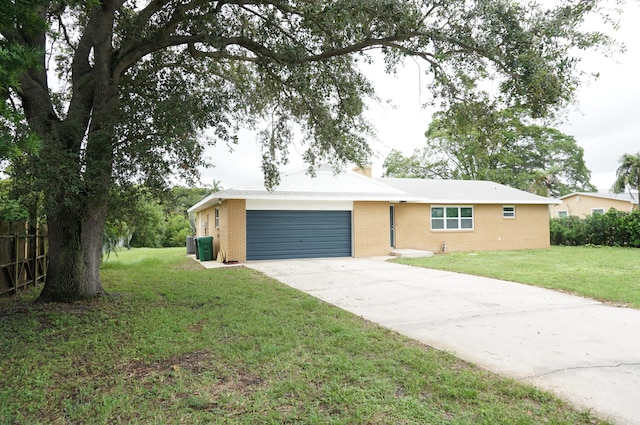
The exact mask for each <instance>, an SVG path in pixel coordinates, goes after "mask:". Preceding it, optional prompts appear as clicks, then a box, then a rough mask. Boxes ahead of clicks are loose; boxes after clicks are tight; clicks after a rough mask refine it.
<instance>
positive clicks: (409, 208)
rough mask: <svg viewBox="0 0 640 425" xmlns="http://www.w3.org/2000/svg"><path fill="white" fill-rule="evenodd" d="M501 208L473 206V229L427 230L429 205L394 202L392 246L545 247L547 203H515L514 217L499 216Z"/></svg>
mask: <svg viewBox="0 0 640 425" xmlns="http://www.w3.org/2000/svg"><path fill="white" fill-rule="evenodd" d="M434 206H440V205H434ZM455 206H457V205H455ZM460 206H463V205H460ZM502 207H503V205H475V206H473V215H474V229H473V230H431V217H430V216H431V205H426V204H396V205H395V230H396V248H399V249H402V248H405V249H423V250H428V251H434V252H441V251H442V246H443V244H445V245H446V249H447V251H490V250H509V249H538V248H549V215H548V207H547V205H516V206H515V208H516V216H515V218H503V216H502Z"/></svg>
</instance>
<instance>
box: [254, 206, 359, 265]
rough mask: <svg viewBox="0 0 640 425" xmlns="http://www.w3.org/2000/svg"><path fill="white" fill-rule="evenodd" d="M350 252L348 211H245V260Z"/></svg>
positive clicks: (332, 254)
mask: <svg viewBox="0 0 640 425" xmlns="http://www.w3.org/2000/svg"><path fill="white" fill-rule="evenodd" d="M350 256H351V211H268V210H249V211H247V260H270V259H278V258H321V257H350Z"/></svg>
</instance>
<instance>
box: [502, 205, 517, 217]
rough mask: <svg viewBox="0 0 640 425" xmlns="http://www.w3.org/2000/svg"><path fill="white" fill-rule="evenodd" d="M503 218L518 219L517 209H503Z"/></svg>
mask: <svg viewBox="0 0 640 425" xmlns="http://www.w3.org/2000/svg"><path fill="white" fill-rule="evenodd" d="M502 218H516V207H502Z"/></svg>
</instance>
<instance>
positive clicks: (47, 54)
mask: <svg viewBox="0 0 640 425" xmlns="http://www.w3.org/2000/svg"><path fill="white" fill-rule="evenodd" d="M2 4H3V6H4V7H6V8H7V9H9V10H8V12H10V16H11V17H12V18H11V19H8V20H6V21H3V22H2V26H1V27H0V37H1V39H0V40H2V43H4V45H5V47H6V48H7V49H9V50H11V49H13V50H14V51H15V49H19V48H20V49H24V50H25V51H30V52H34V54H35V55H36V60H35V62H37V64H34V63H30V64H28V66H27V70H26V71H24V72H19V78H18V79H17V81H18V82H19V87H14V86H8V87H4V86H3V87H2V92H3V93H5V95H4V96H3V98H2V101H3V102H4V105H3V108H4V109H3V111H4V112H2V113H3V114H4V115H5V116H6V114H7V111H12V112H16V113H21V114H22V113H23V114H24V116H25V117H26V124H27V125H28V130H29V131H30V133H32V134H35V135H36V136H37V137H38V138H39V139H40V140H41V141H42V148H41V151H40V155H39V156H37V157H36V156H31V157H29V163H28V166H29V168H30V169H32V170H34V173H35V174H36V175H37V183H38V185H37V186H36V188H35V189H37V190H40V191H41V192H42V193H44V194H45V206H46V211H47V220H48V225H49V226H48V227H49V248H50V250H49V253H50V263H49V269H48V275H47V283H46V285H45V287H44V289H43V291H42V293H41V299H43V300H49V301H71V300H76V299H87V298H91V297H95V296H99V295H101V294H103V289H102V284H101V282H100V274H99V264H100V253H101V247H102V239H103V229H104V225H105V220H106V217H107V210H108V205H109V199H106V197H105V195H106V194H112V193H114V191H115V189H117V188H119V187H125V186H126V183H127V182H131V181H133V182H136V183H138V184H141V183H144V184H146V185H148V186H149V187H163V185H164V179H165V178H166V176H167V175H168V174H170V173H172V172H177V173H180V174H182V175H183V177H186V178H188V177H191V178H193V177H195V175H194V174H195V173H196V169H197V166H199V165H201V164H202V163H203V159H202V158H203V156H202V155H201V154H202V151H203V149H204V147H205V146H206V143H227V144H232V143H234V142H235V141H236V139H237V136H236V134H237V130H238V127H239V125H240V124H242V125H244V126H251V125H255V124H256V123H258V122H266V125H265V126H264V128H263V129H262V131H261V132H260V142H261V144H262V146H263V162H262V169H263V172H264V174H265V177H266V182H267V186H268V187H273V186H274V185H276V184H277V183H278V179H279V177H278V176H279V174H278V169H279V166H280V165H281V164H283V163H286V162H287V153H288V146H289V144H290V143H291V142H292V141H293V140H294V138H299V139H300V142H301V143H302V144H303V145H304V146H305V153H304V160H305V161H306V162H307V163H308V164H309V165H310V166H311V167H314V166H315V165H316V164H318V163H319V162H324V161H327V162H329V163H331V164H333V165H335V166H338V167H341V166H344V165H345V164H346V163H348V162H355V163H357V164H359V165H363V164H364V163H365V162H366V161H367V159H368V156H369V155H370V149H369V147H368V145H367V143H366V137H367V135H368V134H369V132H370V127H369V125H368V124H367V123H366V122H365V121H364V120H363V118H362V112H363V110H364V105H365V103H364V102H365V99H366V98H367V97H370V96H372V95H373V94H374V93H373V89H372V86H371V84H370V83H369V82H368V81H367V80H366V78H365V77H364V76H363V74H362V73H361V72H360V71H359V69H358V62H359V61H370V60H371V58H370V56H369V55H368V51H369V50H371V49H374V48H379V49H382V51H383V53H384V57H385V62H386V65H387V69H388V70H392V69H393V68H394V67H395V66H396V65H397V64H398V63H399V62H400V61H401V60H402V59H403V57H406V56H414V57H417V58H421V59H422V60H424V63H425V64H426V67H425V70H426V72H427V73H428V74H429V75H430V78H429V81H430V85H429V87H428V89H429V90H430V92H431V93H432V94H433V97H434V99H439V100H440V101H441V102H442V103H443V104H451V103H455V102H456V101H458V100H459V99H460V98H461V91H464V92H465V95H467V96H469V95H471V94H473V93H476V92H478V89H477V87H481V84H482V81H484V80H486V79H488V78H492V79H494V80H495V81H496V87H498V88H499V91H500V93H501V102H502V103H505V104H508V105H517V106H519V107H522V108H524V109H527V110H529V111H530V113H531V115H532V116H535V117H538V116H544V115H548V114H551V113H553V112H554V111H556V110H557V109H558V108H561V107H562V106H563V105H564V104H566V102H568V101H569V100H571V98H572V96H573V93H574V90H575V88H576V87H577V86H578V84H579V82H580V78H581V74H580V73H579V72H578V71H577V63H578V60H577V59H576V58H574V57H572V56H571V54H570V52H572V49H573V48H574V47H575V48H578V49H586V48H591V47H597V46H608V45H609V44H610V40H609V39H607V38H606V37H604V36H603V35H602V34H599V33H583V32H581V28H582V25H581V24H582V22H583V21H584V19H585V18H586V17H587V16H590V15H592V14H594V13H598V12H599V10H598V7H599V2H598V1H597V0H585V1H581V2H579V3H577V4H574V2H566V3H565V2H561V3H558V5H557V6H554V7H553V8H552V9H550V10H546V9H544V8H543V7H542V6H540V5H538V4H535V3H527V4H526V5H523V4H519V3H516V2H513V1H510V0H496V1H490V2H489V1H478V2H464V1H436V2H422V1H418V0H414V1H406V0H385V1H373V2H369V1H359V0H357V1H356V0H335V1H329V2H327V1H325V0H322V1H320V0H310V1H309V0H306V1H294V0H292V1H281V0H273V1H255V2H254V1H247V0H242V1H239V0H238V1H235V0H226V1H192V0H147V1H143V2H141V1H133V0H131V1H127V0H92V1H87V2H78V1H70V0H61V1H46V0H32V1H27V2H2ZM25 4H26V5H27V6H26V9H25V10H26V11H27V12H28V17H26V16H24V14H21V13H20V12H22V11H23V5H25ZM34 16H35V17H36V18H39V20H40V21H42V22H46V23H47V24H48V26H47V27H46V30H45V29H44V26H42V27H37V26H36V27H34V26H33V25H31V22H32V20H33V19H32V18H33V17H34ZM0 60H1V61H3V62H2V66H3V67H4V66H5V62H4V61H5V58H4V57H2V56H0ZM54 74H55V78H54ZM54 80H55V81H56V83H55V84H53V83H52V82H53V81H54ZM206 128H212V129H213V130H214V131H213V133H212V134H213V136H211V138H210V139H209V140H205V139H204V138H203V137H201V135H202V130H204V129H206ZM294 130H295V131H294ZM11 131H12V135H16V136H17V132H16V131H14V130H11Z"/></svg>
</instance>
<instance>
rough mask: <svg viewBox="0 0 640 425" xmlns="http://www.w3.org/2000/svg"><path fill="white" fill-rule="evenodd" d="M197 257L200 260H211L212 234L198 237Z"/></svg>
mask: <svg viewBox="0 0 640 425" xmlns="http://www.w3.org/2000/svg"><path fill="white" fill-rule="evenodd" d="M198 257H200V261H211V260H213V236H202V237H200V238H198Z"/></svg>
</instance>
